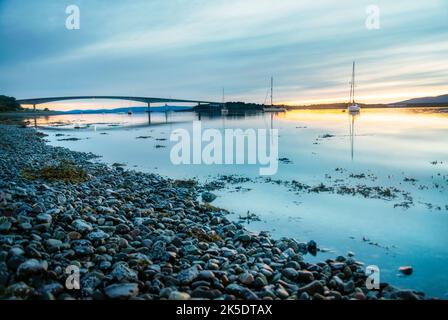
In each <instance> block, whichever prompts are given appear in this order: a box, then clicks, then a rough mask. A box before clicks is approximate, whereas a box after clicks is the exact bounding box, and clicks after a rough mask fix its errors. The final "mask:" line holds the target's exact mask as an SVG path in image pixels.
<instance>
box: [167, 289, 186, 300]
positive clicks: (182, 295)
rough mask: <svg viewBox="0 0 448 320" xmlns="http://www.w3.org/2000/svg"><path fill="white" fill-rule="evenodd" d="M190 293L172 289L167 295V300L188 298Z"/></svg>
mask: <svg viewBox="0 0 448 320" xmlns="http://www.w3.org/2000/svg"><path fill="white" fill-rule="evenodd" d="M189 299H190V295H189V294H188V293H186V292H179V291H173V292H171V294H170V295H169V297H168V300H189Z"/></svg>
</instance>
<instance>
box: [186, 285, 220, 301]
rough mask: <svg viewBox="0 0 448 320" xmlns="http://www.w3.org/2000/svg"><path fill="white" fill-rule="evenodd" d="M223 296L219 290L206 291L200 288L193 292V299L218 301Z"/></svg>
mask: <svg viewBox="0 0 448 320" xmlns="http://www.w3.org/2000/svg"><path fill="white" fill-rule="evenodd" d="M221 296H222V293H221V291H219V290H217V289H204V288H201V287H198V288H196V289H194V290H193V292H192V293H191V297H193V298H202V299H218V298H219V297H221Z"/></svg>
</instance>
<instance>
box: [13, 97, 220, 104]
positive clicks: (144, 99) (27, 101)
mask: <svg viewBox="0 0 448 320" xmlns="http://www.w3.org/2000/svg"><path fill="white" fill-rule="evenodd" d="M84 99H105V100H106V99H108V100H109V99H110V100H129V101H138V102H143V103H148V104H149V103H168V102H180V103H198V104H199V103H216V102H211V101H200V100H188V99H167V98H153V97H132V96H71V97H50V98H35V99H20V100H17V103H19V104H32V105H37V104H42V103H48V102H55V101H64V100H84Z"/></svg>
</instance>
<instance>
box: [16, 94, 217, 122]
mask: <svg viewBox="0 0 448 320" xmlns="http://www.w3.org/2000/svg"><path fill="white" fill-rule="evenodd" d="M86 99H98V100H126V101H138V102H143V103H146V104H147V106H148V117H149V121H151V112H150V111H151V103H168V102H171V103H173V102H179V103H197V104H198V105H200V104H216V105H221V104H220V103H216V102H211V101H200V100H187V99H167V98H153V97H133V96H68V97H50V98H35V99H21V100H16V101H17V103H19V104H21V105H22V104H29V105H33V110H34V111H36V105H39V104H42V103H48V102H55V101H66V100H86Z"/></svg>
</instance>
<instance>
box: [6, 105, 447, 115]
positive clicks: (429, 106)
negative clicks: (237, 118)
mask: <svg viewBox="0 0 448 320" xmlns="http://www.w3.org/2000/svg"><path fill="white" fill-rule="evenodd" d="M281 107H283V108H285V109H286V111H294V110H307V111H309V110H315V111H320V110H341V111H346V108H341V107H340V106H288V105H282V106H281ZM131 109H132V107H131ZM362 109H388V110H395V109H398V110H399V109H442V110H444V109H447V110H448V104H434V105H431V104H424V105H363V106H362ZM85 111H87V113H86V114H102V112H100V111H98V112H95V113H89V112H88V111H89V110H88V109H87V110H85ZM230 111H231V112H260V111H262V110H258V109H235V110H230ZM153 112H155V113H158V112H164V111H151V113H153ZM175 112H218V111H217V110H216V109H204V110H194V109H192V110H177V111H175ZM116 113H118V112H107V113H106V114H116ZM135 113H144V112H135ZM73 114H79V113H73V112H70V111H57V110H49V111H43V110H40V111H32V110H30V111H25V110H24V111H16V112H0V117H32V116H38V117H42V116H59V115H73Z"/></svg>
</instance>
